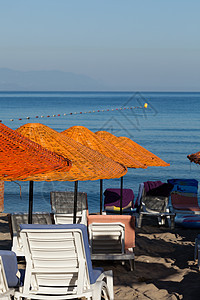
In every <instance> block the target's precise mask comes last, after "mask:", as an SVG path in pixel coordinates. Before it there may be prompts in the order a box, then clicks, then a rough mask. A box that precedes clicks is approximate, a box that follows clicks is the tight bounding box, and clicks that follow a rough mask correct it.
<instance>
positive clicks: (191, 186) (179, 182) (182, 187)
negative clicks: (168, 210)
mask: <svg viewBox="0 0 200 300" xmlns="http://www.w3.org/2000/svg"><path fill="white" fill-rule="evenodd" d="M167 181H168V182H169V183H171V184H173V190H172V192H171V203H172V205H173V206H174V208H176V206H180V205H181V206H185V207H186V206H193V205H194V206H198V194H197V193H198V181H197V180H196V179H169V180H167Z"/></svg>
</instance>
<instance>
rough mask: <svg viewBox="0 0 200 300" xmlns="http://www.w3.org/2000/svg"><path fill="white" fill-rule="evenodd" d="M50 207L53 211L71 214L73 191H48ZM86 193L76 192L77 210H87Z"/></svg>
mask: <svg viewBox="0 0 200 300" xmlns="http://www.w3.org/2000/svg"><path fill="white" fill-rule="evenodd" d="M50 200H51V209H52V212H54V213H62V214H64V213H66V214H73V211H74V192H67V191H62V192H59V191H52V192H51V193H50ZM87 208H88V205H87V193H83V192H78V193H77V212H78V211H80V212H82V211H83V210H87Z"/></svg>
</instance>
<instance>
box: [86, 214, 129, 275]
mask: <svg viewBox="0 0 200 300" xmlns="http://www.w3.org/2000/svg"><path fill="white" fill-rule="evenodd" d="M88 229H89V240H90V246H91V258H92V260H113V261H115V260H120V261H123V262H124V261H125V260H129V262H130V266H131V270H133V262H134V258H135V254H134V248H135V217H133V216H130V215H89V216H88Z"/></svg>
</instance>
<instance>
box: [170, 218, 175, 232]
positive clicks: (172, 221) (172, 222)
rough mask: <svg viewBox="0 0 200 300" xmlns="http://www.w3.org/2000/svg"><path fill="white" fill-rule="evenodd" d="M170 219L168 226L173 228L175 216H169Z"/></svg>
mask: <svg viewBox="0 0 200 300" xmlns="http://www.w3.org/2000/svg"><path fill="white" fill-rule="evenodd" d="M170 220H171V226H170V228H171V229H174V228H175V216H171V217H170Z"/></svg>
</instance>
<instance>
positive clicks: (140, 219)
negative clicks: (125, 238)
mask: <svg viewBox="0 0 200 300" xmlns="http://www.w3.org/2000/svg"><path fill="white" fill-rule="evenodd" d="M142 217H143V215H142V214H140V215H139V218H138V228H141V227H142Z"/></svg>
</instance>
